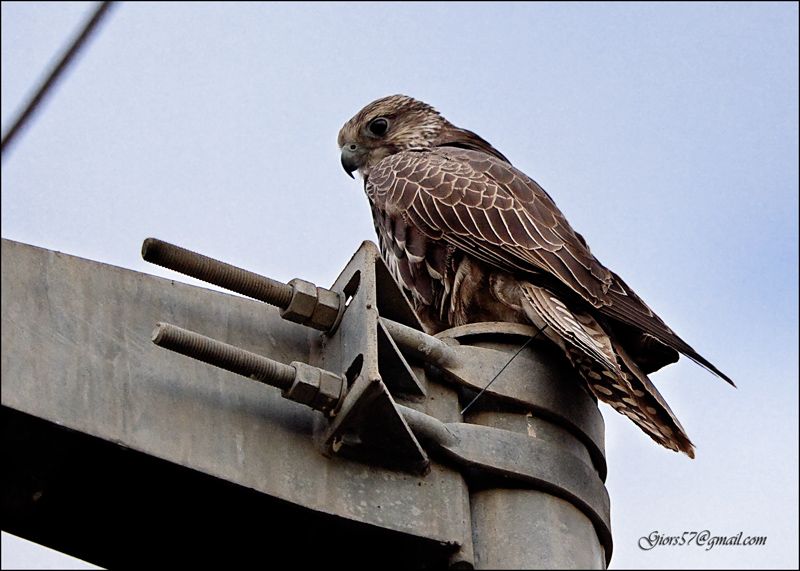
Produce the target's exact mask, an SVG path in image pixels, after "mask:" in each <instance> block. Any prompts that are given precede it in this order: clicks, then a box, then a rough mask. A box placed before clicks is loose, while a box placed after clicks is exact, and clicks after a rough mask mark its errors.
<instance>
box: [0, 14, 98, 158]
mask: <svg viewBox="0 0 800 571" xmlns="http://www.w3.org/2000/svg"><path fill="white" fill-rule="evenodd" d="M113 3H114V2H101V3H100V4H99V5H98V7H97V9H96V10H95V12H94V15H93V16H92V17H91V19H90V20H89V21H88V22H86V25H85V26H84V27H83V30H82V31H81V33H80V35H79V36H78V37H77V38H75V41H73V42H72V45H70V47H69V49H68V50H67V51H66V52H65V53H64V55H63V56H62V57H61V59H60V60H59V62H58V64H57V65H56V66H55V67H54V68H53V70H52V71H51V72H50V74H49V75H48V76H47V79H46V80H45V81H44V82H43V83H42V85H41V86H40V87H39V89H38V90H37V91H36V95H34V96H33V97H32V98H31V100H30V101H29V102H28V104H27V105H26V106H25V110H24V111H23V112H22V113H20V114H19V116H18V117H17V119H16V121H14V123H13V125H12V126H11V128H10V129H9V130H8V132H7V133H6V134H5V135H3V140H2V143H0V154H3V155H4V154H5V152H6V148H7V147H8V146H10V145H11V143H12V142H13V140H14V139H15V137H16V136H17V134H18V133H19V132H20V131H21V130H22V128H23V127H24V126H25V124H26V123H27V122H28V120H29V119H30V118H31V116H32V115H33V113H34V112H35V111H36V109H37V108H38V107H39V105H40V104H41V103H42V101H43V100H44V98H45V97H47V95H48V94H49V93H50V91H51V90H52V88H53V86H54V85H55V83H56V81H57V80H58V79H59V77H60V76H61V74H62V73H63V72H64V70H65V69H66V68H67V66H68V65H69V64H70V62H72V60H73V59H74V58H75V55H77V53H78V52H79V51H80V49H81V48H82V47H83V46H84V44H85V43H86V40H87V39H89V36H90V35H91V34H92V32H93V31H94V30H95V28H96V27H97V24H98V23H100V20H101V19H102V18H103V16H105V15H106V13H107V12H108V10H109V8H111V5H112V4H113Z"/></svg>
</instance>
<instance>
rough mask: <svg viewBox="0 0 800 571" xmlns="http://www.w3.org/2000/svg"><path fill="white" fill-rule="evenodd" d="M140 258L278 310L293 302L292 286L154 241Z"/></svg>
mask: <svg viewBox="0 0 800 571" xmlns="http://www.w3.org/2000/svg"><path fill="white" fill-rule="evenodd" d="M142 258H144V259H145V260H146V261H148V262H150V263H152V264H156V265H159V266H163V267H165V268H169V269H171V270H175V271H176V272H180V273H182V274H186V275H187V276H192V277H193V278H197V279H198V280H203V281H204V282H208V283H212V284H214V285H217V286H219V287H222V288H225V289H229V290H231V291H235V292H236V293H240V294H242V295H246V296H247V297H252V298H253V299H257V300H259V301H263V302H265V303H269V304H270V305H275V306H278V307H280V308H281V309H283V308H285V307H287V306H288V305H289V302H290V301H291V300H292V293H293V289H292V287H291V286H288V285H286V284H284V283H281V282H279V281H276V280H271V279H269V278H267V277H264V276H260V275H258V274H255V273H253V272H248V271H247V270H243V269H242V268H237V267H236V266H232V265H230V264H226V263H225V262H220V261H219V260H215V259H214V258H209V257H208V256H203V255H202V254H198V253H197V252H192V251H191V250H186V249H185V248H181V247H180V246H175V245H174V244H170V243H168V242H164V241H162V240H158V239H156V238H147V239H146V240H145V241H144V243H143V244H142Z"/></svg>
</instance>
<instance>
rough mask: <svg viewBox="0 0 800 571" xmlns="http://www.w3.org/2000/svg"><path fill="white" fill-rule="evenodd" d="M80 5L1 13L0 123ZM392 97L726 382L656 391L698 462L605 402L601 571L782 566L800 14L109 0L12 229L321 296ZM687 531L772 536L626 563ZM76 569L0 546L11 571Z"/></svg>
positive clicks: (40, 132)
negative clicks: (116, 0)
mask: <svg viewBox="0 0 800 571" xmlns="http://www.w3.org/2000/svg"><path fill="white" fill-rule="evenodd" d="M94 6H95V5H94V4H93V3H88V2H58V3H40V2H3V3H2V128H3V132H4V133H5V132H6V130H7V129H8V128H9V125H10V122H11V120H12V118H13V117H14V116H15V114H16V113H17V110H18V109H19V107H20V105H21V104H22V102H24V101H26V100H27V98H28V97H29V96H30V93H31V90H32V89H33V88H34V86H35V85H37V84H38V82H39V81H40V78H41V77H42V74H43V73H44V71H45V70H46V69H48V67H49V65H51V63H52V60H53V58H54V56H55V54H57V53H58V52H59V51H60V50H61V49H62V48H63V46H64V45H65V43H66V42H67V41H68V40H69V38H71V37H72V35H73V34H74V32H75V30H76V28H78V27H79V26H80V25H81V23H82V22H83V21H84V20H85V18H86V17H87V14H88V13H90V12H91V11H92V10H93V8H94ZM395 93H403V94H406V95H411V96H413V97H415V98H417V99H421V100H423V101H425V102H427V103H429V104H431V105H433V106H434V107H436V108H437V109H438V110H439V111H440V112H441V113H442V114H443V115H444V117H446V118H447V119H448V120H450V121H451V122H452V123H454V124H456V125H458V126H460V127H463V128H467V129H470V130H472V131H475V132H476V133H478V134H480V135H481V136H482V137H484V138H485V139H487V140H488V141H489V142H490V143H492V145H494V146H495V147H496V148H498V149H499V150H500V151H501V152H502V153H503V154H505V155H506V156H507V157H508V158H509V160H510V161H511V162H512V163H513V164H514V165H515V166H516V167H517V168H519V169H521V170H522V171H523V172H525V173H527V174H528V175H529V176H531V177H532V178H534V179H535V180H536V181H537V182H538V183H539V184H540V185H542V186H543V187H544V188H545V189H546V190H547V191H548V193H549V194H550V195H551V196H552V197H553V198H554V200H555V201H556V203H557V204H558V205H559V207H560V208H561V210H562V211H563V212H564V213H565V215H566V216H567V218H568V219H569V220H570V222H571V224H572V226H573V227H574V228H575V229H576V230H577V231H579V232H580V233H581V234H583V235H584V236H585V237H586V239H587V241H588V243H589V245H590V246H591V248H592V251H593V253H594V254H595V255H596V256H597V257H598V259H599V260H600V261H601V262H602V263H603V264H604V265H606V266H607V267H609V268H610V269H612V270H614V271H615V272H616V273H618V274H619V275H621V276H622V277H623V278H624V279H625V281H626V282H627V283H628V284H629V285H630V286H631V287H633V288H634V289H635V290H636V292H637V293H638V294H639V295H640V296H641V297H642V298H643V299H644V300H645V301H646V302H647V303H648V305H650V307H652V308H653V309H654V310H655V311H656V312H657V313H658V314H659V315H660V316H661V317H662V318H663V319H664V320H665V321H666V322H667V323H668V324H669V325H670V327H672V329H674V330H675V331H677V332H678V334H679V335H680V336H681V337H682V338H683V339H685V340H686V341H687V342H688V343H689V344H690V345H692V346H693V347H694V348H695V349H696V350H698V352H699V353H701V354H702V355H703V356H704V357H706V358H707V359H709V360H710V361H711V362H712V363H714V364H715V365H716V366H717V367H718V368H720V369H721V370H722V371H724V372H725V373H726V374H727V375H728V376H730V377H731V378H732V379H733V380H734V381H735V382H736V384H737V385H738V389H734V388H732V387H730V386H728V385H727V384H726V383H725V382H723V381H722V380H720V379H718V378H716V377H714V376H713V375H712V374H710V373H708V372H707V371H705V370H704V369H702V368H701V367H699V366H697V365H695V364H694V363H692V362H691V361H689V360H687V359H685V358H684V359H681V361H680V362H679V363H678V364H676V365H672V366H669V367H667V368H665V369H664V370H662V371H659V372H657V373H655V374H654V375H653V376H652V379H653V381H654V383H655V384H656V385H657V386H658V388H659V390H660V391H661V392H662V394H663V395H664V397H665V398H666V400H667V402H669V403H670V405H671V407H672V409H673V410H674V411H675V413H676V415H677V416H678V418H679V419H680V421H681V423H682V424H683V426H684V428H685V429H686V430H687V432H688V434H689V436H690V438H691V439H692V440H693V442H694V443H695V444H696V447H697V458H696V459H695V460H690V459H688V458H687V457H685V456H683V455H678V454H675V453H672V452H670V451H668V450H665V449H662V448H661V447H659V446H657V445H655V444H654V443H653V442H652V441H651V440H650V439H649V438H648V437H647V436H645V435H644V434H643V433H642V432H641V431H640V430H639V429H637V428H636V427H635V426H634V425H633V424H632V423H631V422H630V421H628V420H627V419H625V418H624V417H622V416H620V415H618V414H616V413H615V412H614V411H613V410H612V409H611V408H610V407H607V406H605V405H602V406H601V410H602V412H603V416H604V417H605V419H606V426H607V433H606V442H607V458H608V465H609V475H608V480H607V482H606V485H607V488H608V491H609V494H610V497H611V514H612V515H611V518H612V519H611V523H612V532H613V534H614V554H613V558H612V561H611V567H612V568H616V569H625V568H641V569H646V568H718V569H727V568H797V566H798V564H799V563H798V5H797V4H796V3H767V2H757V3H742V2H735V3H719V2H715V3H696V2H691V3H666V4H651V3H647V4H637V3H630V2H625V3H615V4H606V3H599V4H595V3H591V4H583V3H572V2H570V3H564V4H562V3H530V4H528V3H514V4H504V3H499V2H493V3H491V4H482V3H478V4H473V3H469V4H455V3H445V4H428V3H425V4H416V3H411V2H404V3H401V4H371V3H361V2H350V3H331V4H327V3H326V4H302V3H288V4H262V3H248V4H237V3H229V2H226V3H224V4H223V3H198V4H192V3H183V2H181V3H169V2H158V3H123V4H120V5H117V6H116V8H115V9H114V10H113V11H112V12H111V13H110V14H109V15H108V17H107V19H106V21H105V22H104V23H103V25H102V26H101V28H100V29H99V30H98V34H97V35H96V36H95V37H94V38H93V40H92V41H91V43H90V44H89V45H88V46H87V49H86V50H85V51H84V52H83V54H82V55H81V57H80V58H79V60H77V61H76V62H75V63H74V65H73V66H72V67H71V68H70V69H69V73H68V74H66V75H65V77H64V78H63V79H62V81H61V82H60V83H59V84H58V86H57V89H56V91H55V92H54V93H53V95H52V97H51V98H50V99H49V100H48V101H47V102H46V104H45V105H44V106H43V107H42V108H41V109H40V111H39V113H38V114H37V115H36V116H35V117H34V119H33V121H32V122H31V124H30V125H29V127H28V128H27V129H26V130H25V131H24V132H23V133H22V134H21V136H20V137H19V139H18V140H17V141H16V143H15V144H14V145H13V147H11V148H10V149H9V150H8V151H7V152H6V153H5V154H4V156H3V162H2V211H1V216H2V236H3V237H4V238H8V239H11V240H16V241H20V242H24V243H27V244H32V245H35V246H39V247H42V248H48V249H52V250H57V251H61V252H65V253H68V254H72V255H76V256H80V257H83V258H88V259H92V260H96V261H100V262H104V263H108V264H112V265H115V266H120V267H124V268H129V269H133V270H136V271H141V272H145V273H148V274H153V275H159V276H164V277H169V278H170V279H176V278H177V279H179V280H181V281H185V282H187V283H193V284H199V282H195V281H193V280H192V279H190V278H184V277H182V276H178V275H176V274H175V273H173V272H170V271H169V270H163V269H161V268H158V267H156V266H152V265H150V264H147V263H146V262H144V261H142V259H141V256H140V248H141V243H142V241H143V240H144V239H145V238H147V237H149V236H154V237H157V238H161V239H163V240H166V241H169V242H173V243H176V244H179V245H181V246H183V247H186V248H189V249H192V250H195V251H198V252H201V253H203V254H206V255H208V256H211V257H214V258H218V259H222V260H225V261H226V262H228V263H231V264H234V265H238V266H241V267H244V268H247V269H249V270H252V271H255V272H257V273H260V274H263V275H267V276H269V277H272V278H274V279H278V280H281V281H288V280H289V279H291V278H294V277H299V278H303V279H305V280H308V281H311V282H313V283H316V284H317V285H320V286H329V285H331V284H332V283H333V281H334V280H335V278H336V276H337V275H338V273H339V272H340V271H341V270H342V269H343V268H344V266H345V264H346V263H347V261H348V260H349V259H350V256H351V255H352V253H353V252H354V251H355V250H356V249H357V248H358V246H359V244H360V243H361V242H362V241H363V240H373V241H374V240H375V236H374V229H373V226H372V219H371V215H370V211H369V207H368V204H367V199H366V197H365V196H364V193H363V190H362V187H361V184H360V182H356V181H353V180H351V179H350V178H349V177H347V176H346V175H345V173H344V172H343V170H342V167H341V164H340V162H339V151H338V149H337V146H336V135H337V133H338V131H339V129H340V127H341V126H342V125H343V124H344V122H345V121H347V120H348V119H349V118H350V117H352V116H353V115H354V114H355V113H356V112H358V111H359V110H360V109H361V108H362V107H363V106H364V105H366V104H367V103H369V102H371V101H373V100H374V99H377V98H379V97H383V96H386V95H391V94H395ZM204 287H207V286H204ZM704 530H707V531H708V532H709V534H710V535H711V536H734V535H738V534H739V533H740V532H742V533H743V537H748V536H764V537H766V538H767V541H766V543H765V545H762V546H748V547H744V546H738V547H737V546H715V547H713V548H710V549H709V548H707V546H698V545H695V544H692V545H683V546H658V547H655V548H653V549H651V550H643V549H640V547H639V544H640V538H642V537H646V536H649V535H650V534H652V533H653V532H657V533H659V534H662V535H665V536H678V535H683V534H684V533H685V532H688V533H691V532H702V531H704ZM687 537H688V536H687ZM76 564H80V562H76V560H71V559H68V558H67V557H66V556H64V555H62V554H58V553H54V552H52V551H50V550H46V549H44V548H41V547H38V546H35V545H34V544H30V543H28V542H23V541H21V540H16V539H15V538H13V537H11V536H9V535H8V534H5V533H4V534H3V536H2V567H3V568H64V567H66V566H70V565H76Z"/></svg>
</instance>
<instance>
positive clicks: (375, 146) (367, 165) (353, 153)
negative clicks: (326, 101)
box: [338, 95, 452, 179]
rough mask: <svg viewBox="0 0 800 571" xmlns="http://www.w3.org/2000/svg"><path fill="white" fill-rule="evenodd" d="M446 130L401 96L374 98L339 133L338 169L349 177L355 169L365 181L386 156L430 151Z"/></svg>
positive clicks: (428, 110)
mask: <svg viewBox="0 0 800 571" xmlns="http://www.w3.org/2000/svg"><path fill="white" fill-rule="evenodd" d="M446 127H452V125H450V124H449V123H448V122H447V121H446V120H445V119H444V118H443V117H442V116H441V115H439V113H438V112H437V111H436V110H435V109H434V108H433V107H431V106H430V105H428V104H426V103H423V102H422V101H417V100H416V99H412V98H411V97H407V96H405V95H391V96H389V97H384V98H382V99H378V100H377V101H373V102H372V103H370V104H369V105H367V106H366V107H364V108H363V109H362V110H361V111H359V112H358V113H357V114H356V116H355V117H353V118H352V119H350V120H349V121H348V122H347V123H345V124H344V127H342V129H341V131H339V138H338V143H339V149H340V150H341V152H342V166H343V167H344V170H345V171H346V172H347V174H349V175H350V176H351V177H352V176H353V171H356V170H357V171H358V172H359V173H360V174H361V175H362V176H363V177H364V178H365V179H366V178H367V176H368V175H369V173H370V170H372V168H373V167H374V166H375V165H377V164H378V163H379V162H381V161H382V160H383V159H385V158H386V157H388V156H389V155H393V154H395V153H399V152H401V151H409V150H424V149H429V148H431V147H432V146H434V145H435V141H436V139H437V138H438V136H439V134H440V133H441V132H442V130H443V129H445V128H446Z"/></svg>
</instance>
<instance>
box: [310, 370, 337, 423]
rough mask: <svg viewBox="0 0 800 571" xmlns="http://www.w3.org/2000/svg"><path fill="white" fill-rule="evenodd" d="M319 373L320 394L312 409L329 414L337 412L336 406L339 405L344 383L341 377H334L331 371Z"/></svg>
mask: <svg viewBox="0 0 800 571" xmlns="http://www.w3.org/2000/svg"><path fill="white" fill-rule="evenodd" d="M319 372H320V381H319V392H318V393H317V396H316V398H315V399H314V400H313V401H312V403H311V408H314V409H316V410H321V411H322V412H326V413H327V412H329V411H333V410H335V409H336V406H337V405H338V404H339V399H340V398H341V396H342V387H343V386H344V382H343V381H342V379H341V377H339V376H337V375H334V374H333V373H331V372H330V371H324V370H322V369H320V370H319Z"/></svg>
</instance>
